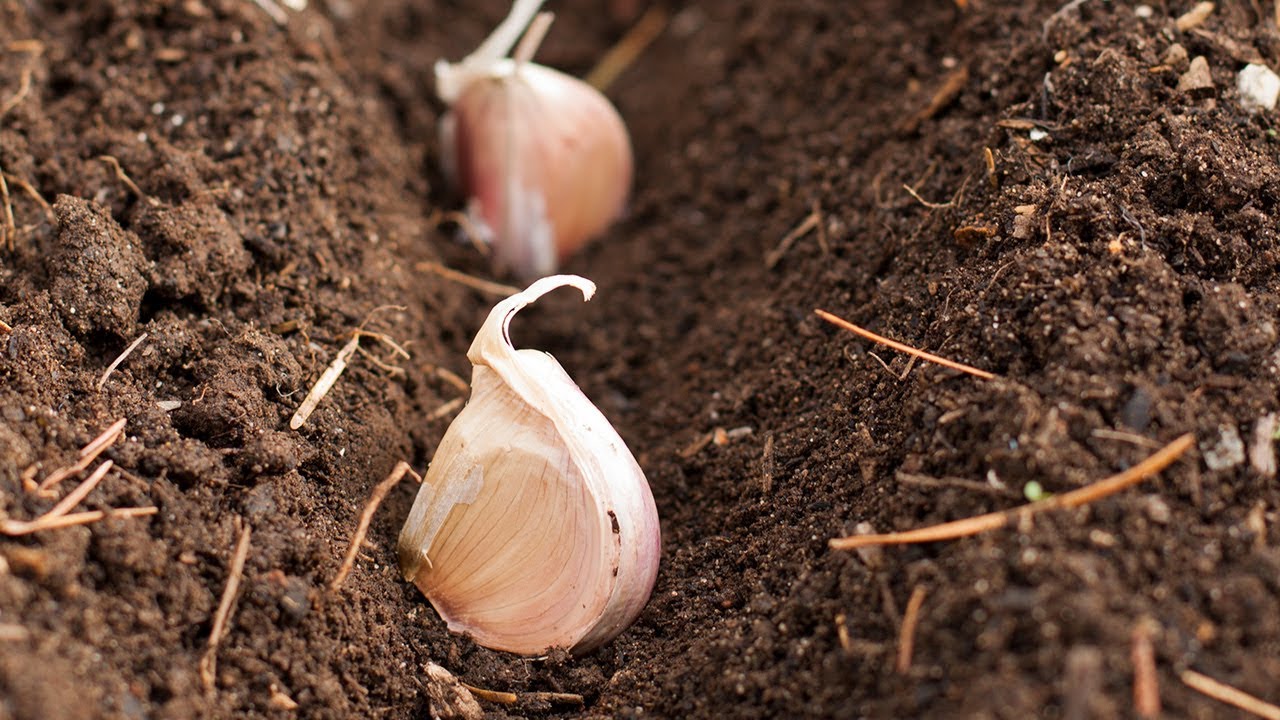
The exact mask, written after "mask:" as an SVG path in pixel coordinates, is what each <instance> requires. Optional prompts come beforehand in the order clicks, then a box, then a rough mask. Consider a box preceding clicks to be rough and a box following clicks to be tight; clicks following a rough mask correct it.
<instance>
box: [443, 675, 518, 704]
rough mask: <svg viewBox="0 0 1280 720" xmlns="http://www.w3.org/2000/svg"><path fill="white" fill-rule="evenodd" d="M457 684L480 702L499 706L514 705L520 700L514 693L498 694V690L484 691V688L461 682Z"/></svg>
mask: <svg viewBox="0 0 1280 720" xmlns="http://www.w3.org/2000/svg"><path fill="white" fill-rule="evenodd" d="M458 684H459V685H461V686H462V687H464V688H466V689H467V690H470V691H471V694H472V695H475V696H476V697H478V698H480V699H481V700H488V701H489V702H493V703H498V704H500V705H515V704H516V702H517V701H519V700H520V698H519V697H517V696H516V694H515V693H509V692H500V691H498V690H485V689H484V688H478V687H476V686H474V685H468V684H467V683H464V682H462V681H458Z"/></svg>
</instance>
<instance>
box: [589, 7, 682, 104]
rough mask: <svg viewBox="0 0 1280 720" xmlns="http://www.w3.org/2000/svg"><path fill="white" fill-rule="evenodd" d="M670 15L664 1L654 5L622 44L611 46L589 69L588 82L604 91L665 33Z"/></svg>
mask: <svg viewBox="0 0 1280 720" xmlns="http://www.w3.org/2000/svg"><path fill="white" fill-rule="evenodd" d="M669 19H670V16H669V15H668V14H667V10H666V8H664V7H663V6H662V4H661V3H654V4H653V5H650V6H649V9H648V10H646V11H645V13H644V15H643V16H641V17H640V19H639V20H637V21H636V24H635V25H633V26H632V27H631V29H630V30H628V31H627V34H626V35H624V36H622V39H621V40H619V41H618V44H617V45H614V46H613V47H612V48H610V49H609V52H607V53H605V54H604V57H602V58H600V62H599V63H597V64H596V66H595V67H594V68H592V69H591V72H589V73H587V77H586V81H587V84H588V85H590V86H592V87H594V88H595V89H597V90H599V91H601V92H604V91H605V90H606V89H608V87H609V86H610V85H612V84H613V82H614V81H615V80H617V79H618V76H619V75H621V74H622V73H623V72H625V71H626V69H627V68H629V67H631V65H632V64H634V63H635V61H636V58H638V57H640V53H642V52H644V49H645V48H647V47H649V45H650V44H651V43H652V42H653V41H654V40H656V39H657V38H658V36H659V35H661V34H662V31H663V30H665V29H666V28H667V21H668V20H669Z"/></svg>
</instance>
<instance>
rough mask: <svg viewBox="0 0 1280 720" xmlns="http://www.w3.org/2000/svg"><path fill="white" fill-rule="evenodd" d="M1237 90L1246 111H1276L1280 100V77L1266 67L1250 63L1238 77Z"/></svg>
mask: <svg viewBox="0 0 1280 720" xmlns="http://www.w3.org/2000/svg"><path fill="white" fill-rule="evenodd" d="M1236 90H1237V91H1238V92H1239V93H1240V104H1241V105H1243V106H1244V108H1245V109H1246V110H1251V111H1253V112H1260V111H1262V110H1275V109H1276V99H1277V98H1280V76H1277V75H1276V74H1275V73H1274V72H1272V70H1271V68H1269V67H1267V66H1266V65H1256V64H1253V63H1250V64H1249V65H1245V66H1244V69H1243V70H1241V71H1240V74H1239V75H1238V76H1237V77H1236Z"/></svg>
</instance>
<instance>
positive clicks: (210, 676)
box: [200, 518, 253, 692]
mask: <svg viewBox="0 0 1280 720" xmlns="http://www.w3.org/2000/svg"><path fill="white" fill-rule="evenodd" d="M236 526H237V527H240V528H241V530H240V540H239V541H237V542H236V551H235V555H234V556H232V558H231V568H230V569H229V570H228V571H227V586H226V587H225V588H223V590H222V600H221V601H219V602H218V610H217V612H215V613H214V615H213V630H212V631H211V632H210V633H209V646H208V649H206V650H205V651H204V656H203V657H201V658H200V682H201V683H202V684H203V685H204V689H205V692H210V691H212V690H213V681H214V678H215V676H216V672H217V669H218V643H220V642H222V638H223V636H224V635H226V633H227V619H228V618H229V617H231V605H232V603H234V602H235V599H236V592H237V591H238V590H239V589H240V578H241V577H242V576H243V575H244V561H245V558H247V557H248V556H249V536H250V534H251V533H252V532H253V528H252V527H251V526H250V525H249V523H246V522H244V521H243V520H241V519H240V518H236Z"/></svg>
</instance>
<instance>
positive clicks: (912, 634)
mask: <svg viewBox="0 0 1280 720" xmlns="http://www.w3.org/2000/svg"><path fill="white" fill-rule="evenodd" d="M926 594H927V591H926V590H925V587H924V586H923V585H917V586H915V588H914V589H913V590H912V591H911V598H910V599H909V600H907V610H906V612H905V613H903V615H902V632H901V634H900V635H899V638H898V664H897V667H896V669H897V671H898V674H899V675H906V674H907V673H908V672H909V671H910V670H911V655H912V653H913V652H914V651H915V646H916V626H917V625H918V624H919V623H920V606H921V605H924V596H925V595H926Z"/></svg>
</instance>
